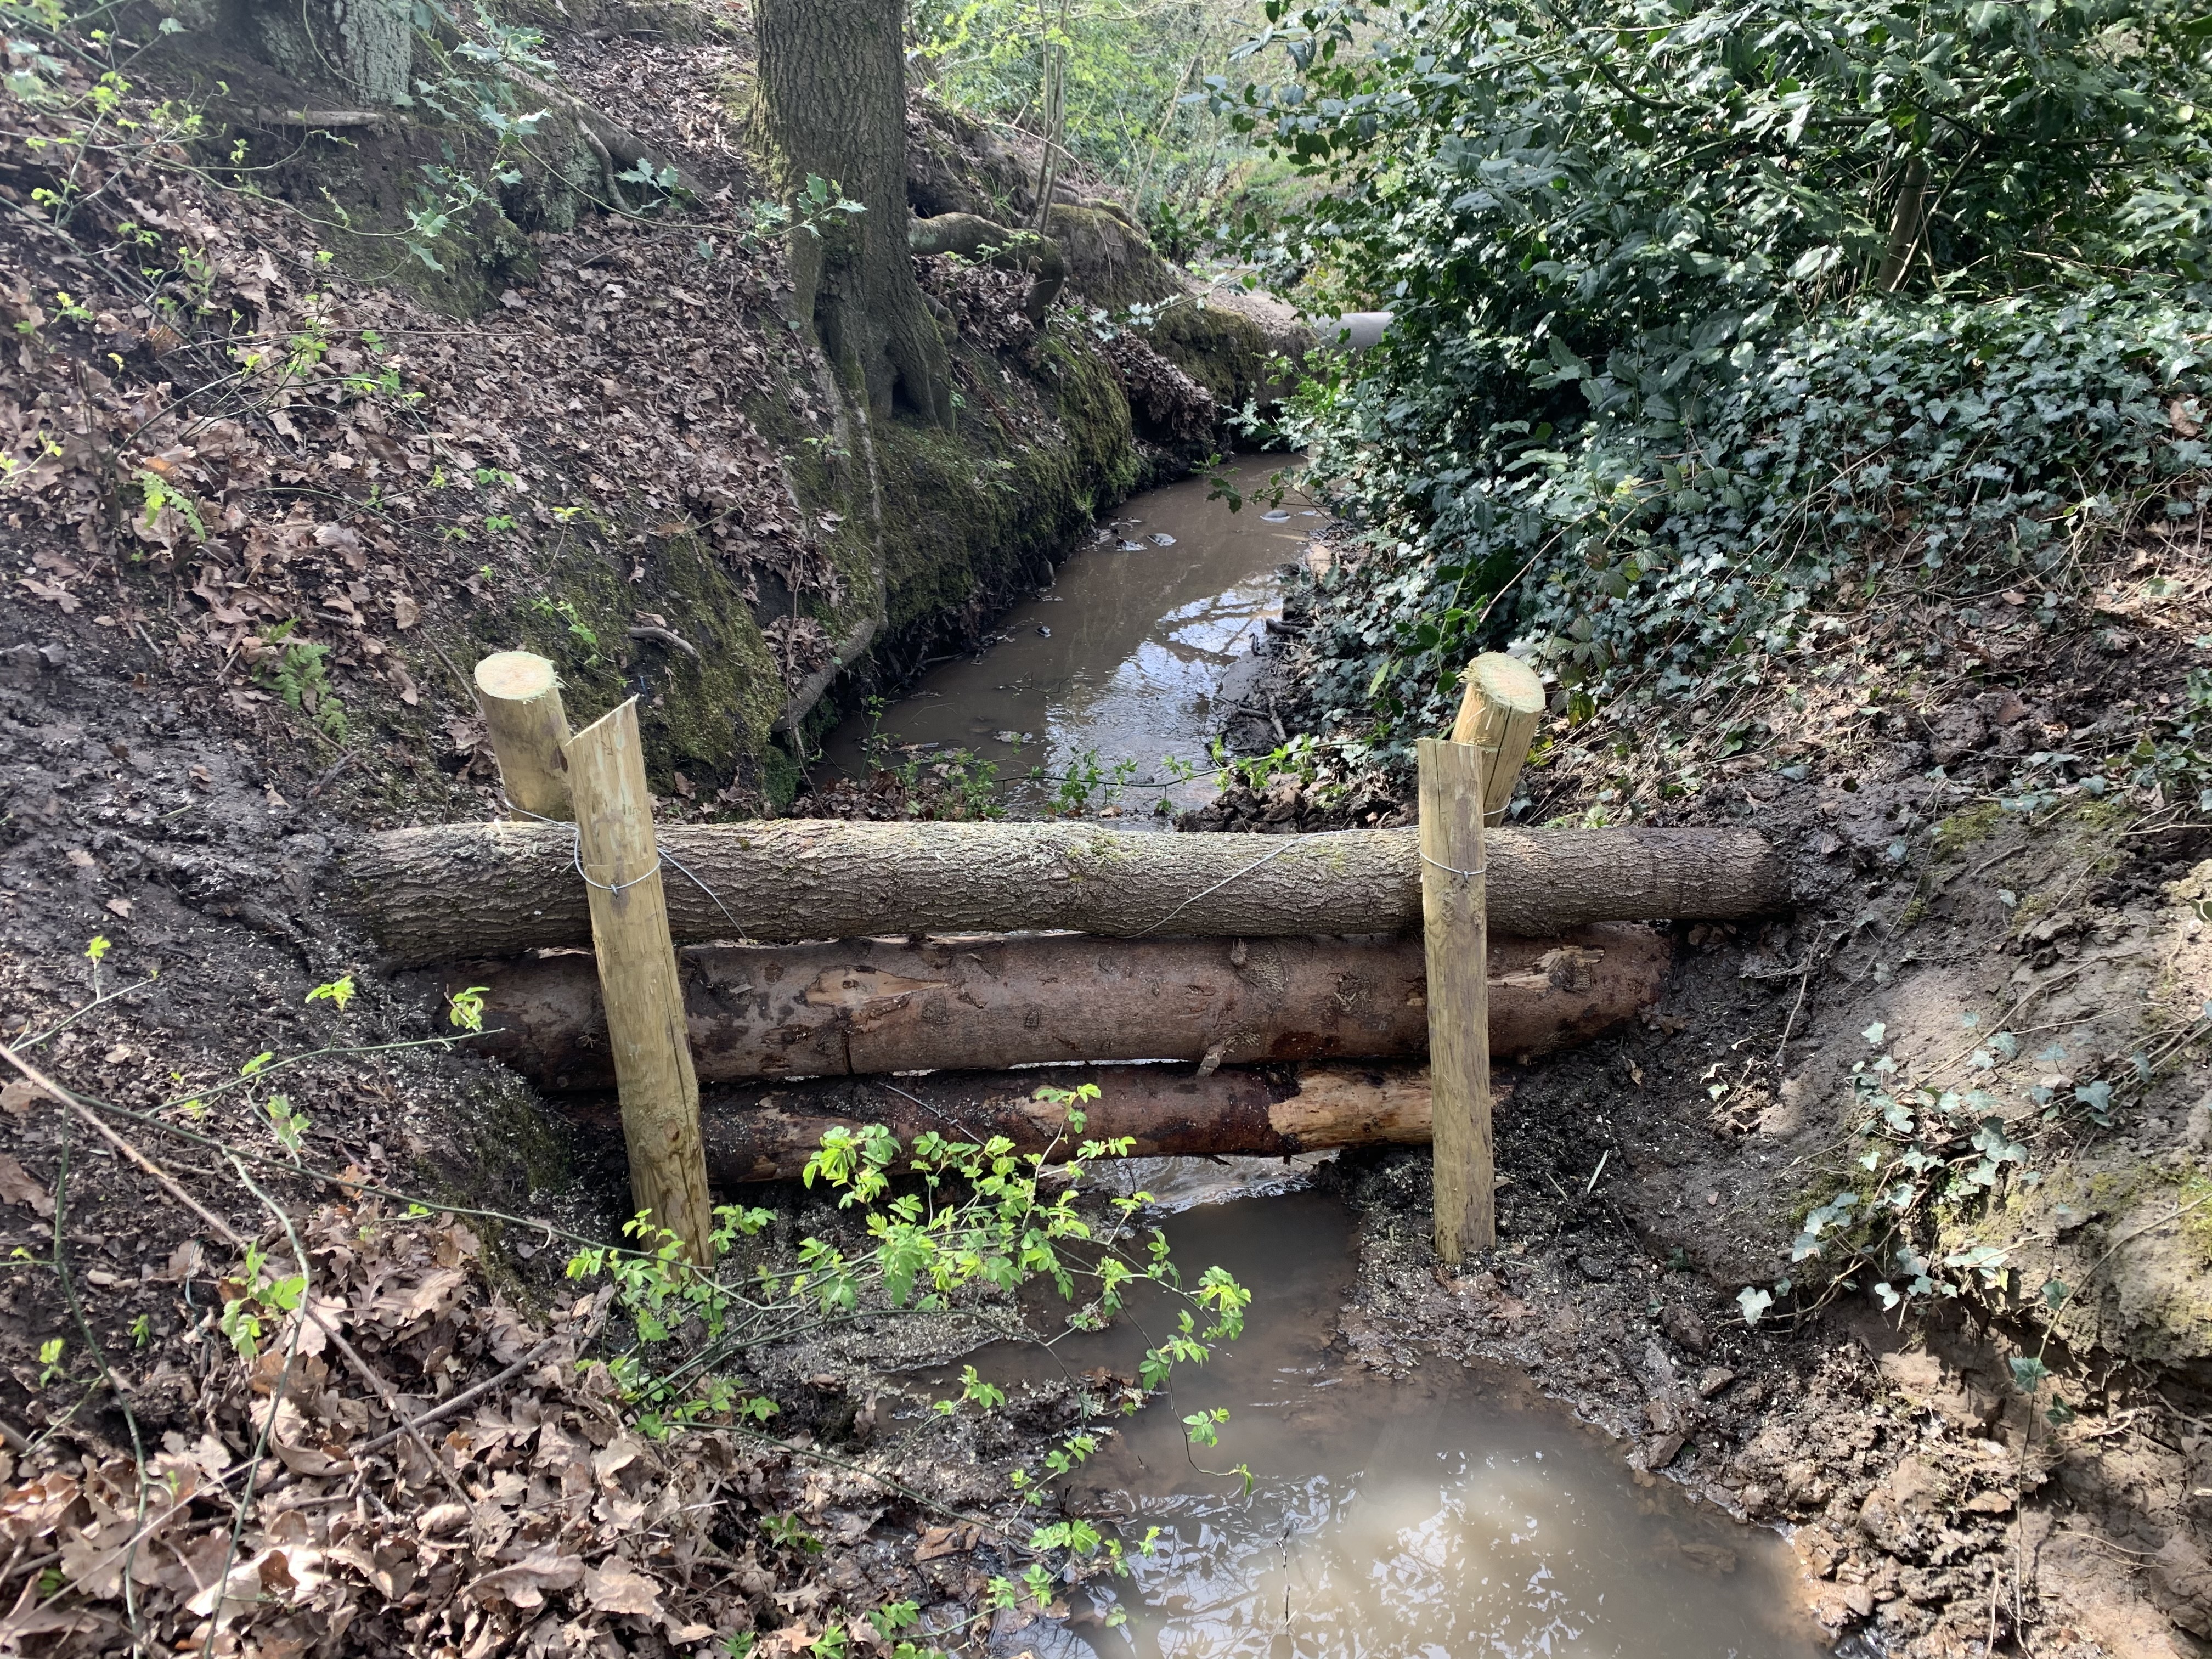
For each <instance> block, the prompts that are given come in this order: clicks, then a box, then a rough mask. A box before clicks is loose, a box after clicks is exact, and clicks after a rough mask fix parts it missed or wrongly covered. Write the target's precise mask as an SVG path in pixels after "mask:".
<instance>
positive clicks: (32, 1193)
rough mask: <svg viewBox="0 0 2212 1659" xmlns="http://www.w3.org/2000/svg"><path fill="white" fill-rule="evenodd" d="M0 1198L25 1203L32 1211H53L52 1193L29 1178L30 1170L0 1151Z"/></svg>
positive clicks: (48, 1214) (43, 1214)
mask: <svg viewBox="0 0 2212 1659" xmlns="http://www.w3.org/2000/svg"><path fill="white" fill-rule="evenodd" d="M0 1200H4V1201H5V1202H7V1203H9V1204H27V1205H29V1206H31V1209H32V1211H33V1213H35V1214H38V1215H42V1216H50V1215H52V1213H53V1212H54V1200H53V1194H51V1193H49V1192H48V1191H47V1190H46V1188H44V1187H41V1186H40V1185H39V1183H38V1182H35V1181H33V1179H32V1178H31V1172H30V1171H29V1170H26V1169H25V1168H24V1167H23V1166H22V1165H21V1164H19V1163H17V1162H16V1161H15V1158H13V1157H11V1156H10V1155H9V1154H8V1153H6V1152H0Z"/></svg>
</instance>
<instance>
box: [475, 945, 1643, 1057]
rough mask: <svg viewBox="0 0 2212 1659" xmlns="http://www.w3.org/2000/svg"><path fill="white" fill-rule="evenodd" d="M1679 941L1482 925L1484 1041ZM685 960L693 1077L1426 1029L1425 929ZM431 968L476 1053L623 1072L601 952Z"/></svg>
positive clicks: (1233, 1045)
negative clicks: (476, 1029) (465, 1019)
mask: <svg viewBox="0 0 2212 1659" xmlns="http://www.w3.org/2000/svg"><path fill="white" fill-rule="evenodd" d="M1667 953H1668V946H1667V942H1666V940H1664V939H1662V938H1661V937H1660V936H1659V935H1658V934H1656V933H1653V932H1652V931H1651V930H1650V928H1648V927H1638V926H1634V925H1631V924H1626V923H1611V924H1600V925H1597V926H1595V927H1585V928H1580V929H1577V930H1576V931H1575V932H1574V933H1570V934H1568V935H1566V936H1565V937H1564V938H1561V939H1544V940H1537V939H1496V940H1493V941H1492V945H1491V951H1490V958H1489V960H1490V1020H1489V1026H1490V1044H1491V1048H1492V1051H1493V1052H1495V1053H1497V1054H1501V1055H1504V1056H1506V1057H1508V1058H1516V1059H1517V1058H1519V1057H1522V1056H1524V1055H1536V1054H1547V1053H1550V1052H1551V1051H1552V1050H1553V1049H1555V1048H1563V1047H1566V1046H1568V1045H1570V1044H1572V1043H1575V1042H1583V1041H1586V1040H1588V1039H1589V1037H1592V1036H1595V1035H1596V1034H1597V1033H1598V1032H1600V1031H1601V1030H1605V1029H1606V1028H1607V1027H1608V1026H1611V1025H1614V1024H1618V1023H1619V1022H1620V1021H1621V1020H1623V1019H1626V1018H1628V1017H1629V1016H1630V1015H1631V1014H1633V1013H1634V1012H1636V1011H1637V1010H1638V1008H1641V1007H1644V1006H1648V1005H1649V1004H1650V1003H1652V1002H1654V1001H1656V1000H1657V999H1658V995H1659V991H1660V987H1661V982H1662V978H1663V976H1664V975H1665V972H1666V964H1667ZM678 963H679V964H680V969H681V977H682V980H683V983H684V1013H685V1019H686V1023H687V1025H688V1028H689V1034H690V1044H691V1053H692V1059H693V1064H694V1065H695V1066H696V1069H697V1072H698V1074H699V1077H700V1079H701V1080H702V1081H732V1080H735V1079H744V1078H774V1077H822V1076H841V1075H846V1074H860V1073H887V1072H908V1071H914V1072H922V1071H940V1070H946V1069H953V1070H964V1071H999V1070H1002V1069H1004V1068H1006V1067H1008V1066H1031V1065H1055V1064H1067V1063H1074V1062H1093V1061H1107V1060H1189V1061H1200V1060H1208V1059H1211V1060H1212V1061H1213V1063H1214V1064H1216V1065H1220V1064H1223V1063H1227V1064H1229V1065H1232V1066H1234V1065H1239V1064H1247V1065H1249V1064H1259V1063H1262V1062H1267V1061H1273V1060H1339V1059H1370V1058H1388V1057H1392V1056H1400V1057H1403V1056H1418V1055H1420V1054H1425V1052H1426V1051H1427V1048H1428V1036H1429V1025H1428V1008H1427V1000H1426V996H1425V988H1426V986H1425V966H1424V963H1423V959H1422V946H1421V941H1420V940H1419V939H1407V938H1402V937H1384V938H1370V939H1313V938H1304V939H1298V938H1293V939H1098V938H1095V937H1093V936H1091V935H1088V934H1081V933H1054V934H1031V935H1024V936H1020V937H1015V938H1006V937H1000V936H991V937H982V938H970V939H908V940H896V939H847V940H843V941H841V942H838V943H836V944H830V945H738V946H725V945H714V946H703V947H698V948H694V949H690V950H686V951H680V952H678ZM441 981H442V982H441V989H442V990H443V992H444V993H445V994H447V995H448V996H450V995H452V994H453V993H455V992H457V991H459V990H461V989H462V988H464V987H480V988H482V989H483V1000H484V1013H485V1018H484V1024H485V1026H486V1028H487V1030H486V1034H485V1035H484V1036H482V1037H480V1038H477V1039H475V1041H474V1046H475V1047H476V1048H477V1049H478V1050H479V1051H480V1052H482V1053H484V1054H489V1055H491V1056H493V1057H495V1058H497V1059H500V1060H505V1061H506V1062H507V1064H509V1065H511V1066H514V1067H515V1069H517V1070H518V1071H520V1072H522V1073H525V1074H526V1076H528V1077H530V1078H532V1079H534V1080H536V1081H537V1082H538V1084H540V1085H542V1086H544V1087H546V1088H549V1089H555V1090H580V1089H599V1088H605V1087H607V1086H608V1085H610V1084H611V1081H612V1079H613V1072H612V1070H611V1066H610V1064H609V1060H608V1054H607V1047H606V1021H605V1014H604V1012H602V1009H601V1007H600V1003H599V978H598V975H596V974H595V973H594V972H593V971H592V958H591V957H588V956H585V955H580V954H571V955H559V956H550V957H541V958H538V959H537V960H534V961H529V960H526V961H519V962H501V963H466V964H464V965H463V966H461V967H459V968H458V969H453V971H452V972H450V973H448V974H446V975H442V976H441Z"/></svg>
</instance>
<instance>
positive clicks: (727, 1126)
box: [568, 1061, 1507, 1188]
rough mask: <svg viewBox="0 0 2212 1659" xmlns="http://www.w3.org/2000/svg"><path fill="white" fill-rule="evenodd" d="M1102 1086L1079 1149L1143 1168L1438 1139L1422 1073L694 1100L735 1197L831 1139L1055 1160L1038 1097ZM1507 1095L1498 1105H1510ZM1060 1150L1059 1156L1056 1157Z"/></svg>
mask: <svg viewBox="0 0 2212 1659" xmlns="http://www.w3.org/2000/svg"><path fill="white" fill-rule="evenodd" d="M1080 1083H1095V1084H1097V1085H1098V1089H1099V1097H1098V1098H1097V1100H1095V1101H1093V1102H1091V1103H1090V1104H1088V1105H1086V1106H1085V1107H1084V1109H1083V1111H1084V1115H1085V1124H1084V1127H1083V1134H1082V1139H1086V1140H1115V1139H1121V1137H1123V1136H1125V1135H1126V1136H1128V1137H1130V1138H1131V1139H1133V1140H1134V1142H1135V1143H1136V1144H1135V1145H1134V1146H1133V1147H1132V1148H1131V1149H1130V1155H1131V1156H1132V1157H1135V1158H1166V1157H1186V1156H1204V1155H1208V1154H1212V1155H1220V1156H1226V1155H1230V1154H1234V1153H1249V1154H1255V1155H1259V1156H1264V1157H1274V1156H1277V1155H1280V1156H1285V1157H1287V1156H1289V1155H1291V1154H1292V1153H1295V1152H1321V1151H1326V1150H1328V1148H1331V1147H1336V1146H1426V1145H1427V1144H1428V1140H1429V1126H1430V1116H1429V1077H1428V1070H1427V1068H1426V1067H1425V1066H1414V1065H1406V1064H1402V1063H1401V1064H1386V1065H1379V1066H1358V1065H1352V1064H1346V1063H1342V1062H1337V1061H1329V1062H1324V1063H1320V1064H1314V1065H1301V1066H1224V1067H1223V1068H1222V1069H1221V1070H1219V1071H1217V1072H1214V1073H1211V1074H1210V1075H1208V1076H1206V1077H1198V1076H1195V1075H1194V1074H1193V1073H1191V1072H1190V1071H1189V1070H1188V1068H1186V1067H1183V1066H1048V1067H1043V1068H1040V1069H1037V1070H1034V1071H1024V1072H935V1073H931V1074H930V1075H928V1076H927V1077H902V1078H900V1079H898V1080H897V1081H896V1083H892V1082H891V1081H890V1080H889V1079H860V1078H821V1079H813V1080H811V1081H809V1082H804V1083H782V1084H776V1085H744V1086H737V1087H723V1088H716V1089H708V1090H703V1091H701V1094H700V1097H699V1114H700V1120H699V1121H700V1128H701V1131H702V1133H703V1134H704V1136H705V1138H706V1142H707V1178H708V1181H709V1182H712V1183H713V1184H714V1185H715V1186H716V1187H718V1188H730V1187H733V1186H738V1185H742V1184H744V1182H754V1181H788V1180H792V1179H793V1178H795V1177H796V1176H799V1174H801V1173H802V1172H803V1171H804V1170H805V1168H806V1160H807V1158H808V1157H809V1156H810V1155H811V1153H812V1152H813V1151H814V1149H815V1148H816V1147H817V1146H820V1145H821V1144H822V1137H823V1133H825V1132H826V1131H828V1130H829V1129H831V1128H836V1127H843V1128H847V1129H854V1128H859V1127H862V1126H863V1125H866V1124H871V1123H880V1124H882V1125H884V1127H886V1128H888V1129H890V1131H891V1133H894V1134H896V1136H897V1137H898V1138H899V1139H900V1141H901V1142H902V1143H903V1144H906V1145H908V1146H911V1145H912V1144H913V1142H914V1140H915V1138H916V1137H917V1136H920V1135H922V1134H924V1133H928V1132H929V1131H931V1130H934V1131H936V1133H939V1134H941V1135H943V1136H944V1137H945V1139H948V1140H961V1141H969V1142H974V1143H977V1144H980V1143H981V1142H983V1141H985V1140H987V1139H990V1138H991V1137H992V1136H994V1135H1004V1136H1005V1137H1006V1139H1009V1140H1011V1141H1012V1142H1013V1143H1014V1146H1015V1148H1016V1150H1018V1151H1019V1152H1044V1151H1046V1150H1047V1149H1048V1148H1051V1149H1053V1150H1054V1156H1055V1158H1066V1156H1067V1155H1068V1153H1069V1152H1071V1151H1072V1150H1073V1139H1072V1138H1070V1137H1068V1136H1066V1133H1065V1119H1066V1109H1065V1108H1063V1107H1058V1106H1053V1105H1049V1104H1048V1103H1044V1102H1042V1101H1039V1100H1037V1099H1036V1090H1037V1087H1038V1085H1040V1084H1051V1085H1054V1086H1056V1087H1059V1088H1062V1089H1073V1088H1074V1087H1075V1086H1076V1085H1078V1084H1080ZM1506 1094H1507V1091H1506V1090H1504V1089H1503V1088H1501V1089H1500V1090H1499V1091H1498V1097H1499V1098H1500V1099H1501V1100H1503V1099H1504V1098H1505V1097H1506ZM568 1115H569V1117H570V1119H571V1121H574V1122H575V1123H576V1124H577V1125H578V1127H580V1128H582V1129H584V1130H585V1131H586V1133H593V1134H601V1135H614V1134H617V1133H620V1131H621V1119H620V1117H619V1115H617V1112H616V1111H615V1109H614V1108H613V1106H612V1104H611V1103H607V1102H605V1100H604V1097H577V1098H575V1099H574V1100H573V1101H572V1102H571V1103H569V1104H568ZM1055 1143H1057V1145H1056V1146H1055Z"/></svg>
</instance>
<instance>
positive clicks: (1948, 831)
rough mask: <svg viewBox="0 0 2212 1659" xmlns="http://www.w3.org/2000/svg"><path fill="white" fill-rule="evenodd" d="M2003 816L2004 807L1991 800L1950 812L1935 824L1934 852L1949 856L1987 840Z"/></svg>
mask: <svg viewBox="0 0 2212 1659" xmlns="http://www.w3.org/2000/svg"><path fill="white" fill-rule="evenodd" d="M2002 817H2004V809H2003V808H2002V807H2001V806H1999V805H1997V804H1996V802H1995V801H1993V800H1990V801H1984V802H1982V803H1981V804H1980V805H1978V806H1969V807H1967V808H1966V810H1965V811H1961V812H1954V813H1952V814H1951V816H1950V817H1948V818H1945V819H1944V820H1943V821H1942V823H1938V824H1937V825H1936V853H1937V854H1938V855H1940V856H1942V857H1944V858H1949V857H1952V856H1954V854H1958V853H1960V852H1963V851H1964V850H1966V848H1969V847H1972V846H1973V845H1974V844H1975V843H1976V842H1984V841H1987V840H1988V839H1989V838H1990V836H1991V835H1992V834H1993V833H1995V831H1996V827H1997V823H1998V821H1999V820H2000V819H2002Z"/></svg>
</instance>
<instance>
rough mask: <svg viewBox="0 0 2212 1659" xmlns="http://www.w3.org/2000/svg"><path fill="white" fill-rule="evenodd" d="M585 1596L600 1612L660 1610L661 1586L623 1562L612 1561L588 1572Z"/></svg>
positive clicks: (594, 1608) (651, 1611)
mask: <svg viewBox="0 0 2212 1659" xmlns="http://www.w3.org/2000/svg"><path fill="white" fill-rule="evenodd" d="M584 1597H585V1600H586V1601H589V1602H590V1603H591V1605H592V1610H593V1611H595V1612H598V1613H659V1611H660V1587H659V1585H657V1584H655V1583H653V1581H652V1580H651V1579H650V1578H647V1577H646V1576H645V1575H644V1574H643V1573H641V1572H639V1571H636V1570H635V1568H633V1567H631V1566H630V1565H628V1564H627V1563H626V1562H622V1561H614V1560H610V1561H607V1562H605V1563H603V1564H602V1565H599V1566H596V1567H593V1568H592V1569H591V1570H590V1571H586V1573H585V1574H584Z"/></svg>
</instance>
